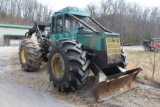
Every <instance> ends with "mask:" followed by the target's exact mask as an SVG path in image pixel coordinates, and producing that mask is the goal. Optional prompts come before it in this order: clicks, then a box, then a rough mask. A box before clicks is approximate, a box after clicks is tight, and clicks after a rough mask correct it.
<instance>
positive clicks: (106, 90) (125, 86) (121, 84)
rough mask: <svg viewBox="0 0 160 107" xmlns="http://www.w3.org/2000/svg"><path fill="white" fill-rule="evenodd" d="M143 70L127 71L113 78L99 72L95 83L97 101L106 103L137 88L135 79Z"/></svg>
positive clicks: (94, 92)
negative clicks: (109, 99) (105, 101)
mask: <svg viewBox="0 0 160 107" xmlns="http://www.w3.org/2000/svg"><path fill="white" fill-rule="evenodd" d="M141 70H142V69H141V68H136V69H133V70H129V71H126V73H125V74H124V73H118V74H114V75H111V76H105V74H104V73H103V72H99V74H98V75H97V77H96V81H95V88H94V91H93V94H94V95H95V97H96V99H97V101H104V100H106V99H108V98H111V97H113V96H115V95H118V94H120V93H123V92H125V91H127V90H130V89H133V88H135V87H136V82H135V78H136V76H137V74H138V73H139V72H140V71H141Z"/></svg>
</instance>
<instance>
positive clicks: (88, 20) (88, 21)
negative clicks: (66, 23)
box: [75, 16, 107, 31]
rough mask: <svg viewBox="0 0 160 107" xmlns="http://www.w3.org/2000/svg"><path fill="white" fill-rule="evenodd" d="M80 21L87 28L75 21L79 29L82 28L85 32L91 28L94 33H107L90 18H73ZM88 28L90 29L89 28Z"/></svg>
mask: <svg viewBox="0 0 160 107" xmlns="http://www.w3.org/2000/svg"><path fill="white" fill-rule="evenodd" d="M75 17H76V18H78V19H79V20H80V21H82V22H84V23H85V24H87V25H89V26H85V24H83V23H80V21H78V20H77V23H78V25H79V27H82V28H84V29H85V30H91V28H92V29H93V30H95V31H107V30H106V29H105V28H104V27H103V26H102V25H100V24H99V23H98V22H97V21H95V20H94V19H92V18H90V17H82V16H75ZM89 27H90V28H89Z"/></svg>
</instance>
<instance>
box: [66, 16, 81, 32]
mask: <svg viewBox="0 0 160 107" xmlns="http://www.w3.org/2000/svg"><path fill="white" fill-rule="evenodd" d="M79 27H80V24H79V22H78V21H76V20H75V19H73V18H71V17H69V16H68V17H67V16H66V18H65V32H66V33H68V32H70V31H71V30H74V29H78V28H79Z"/></svg>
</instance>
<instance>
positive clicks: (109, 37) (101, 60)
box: [76, 32, 122, 69]
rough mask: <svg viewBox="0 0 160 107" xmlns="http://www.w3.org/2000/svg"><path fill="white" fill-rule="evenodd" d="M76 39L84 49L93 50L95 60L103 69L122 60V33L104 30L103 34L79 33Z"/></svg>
mask: <svg viewBox="0 0 160 107" xmlns="http://www.w3.org/2000/svg"><path fill="white" fill-rule="evenodd" d="M76 41H78V42H79V43H82V44H83V46H84V49H88V50H93V52H94V53H95V55H96V57H95V59H94V60H95V61H96V62H97V64H98V65H99V67H100V68H101V69H105V68H108V67H112V66H115V65H117V64H118V63H121V62H122V57H121V45H120V35H119V34H116V33H108V32H103V33H101V34H77V35H76Z"/></svg>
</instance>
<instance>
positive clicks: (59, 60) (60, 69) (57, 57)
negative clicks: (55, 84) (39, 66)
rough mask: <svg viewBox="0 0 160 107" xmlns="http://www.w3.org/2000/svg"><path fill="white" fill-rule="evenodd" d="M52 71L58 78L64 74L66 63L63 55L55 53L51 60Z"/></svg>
mask: <svg viewBox="0 0 160 107" xmlns="http://www.w3.org/2000/svg"><path fill="white" fill-rule="evenodd" d="M51 61H52V62H51V66H52V72H53V74H54V75H55V77H56V78H61V77H62V76H63V75H64V71H65V64H64V60H63V57H62V56H61V54H59V53H55V54H54V55H53V57H52V60H51Z"/></svg>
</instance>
